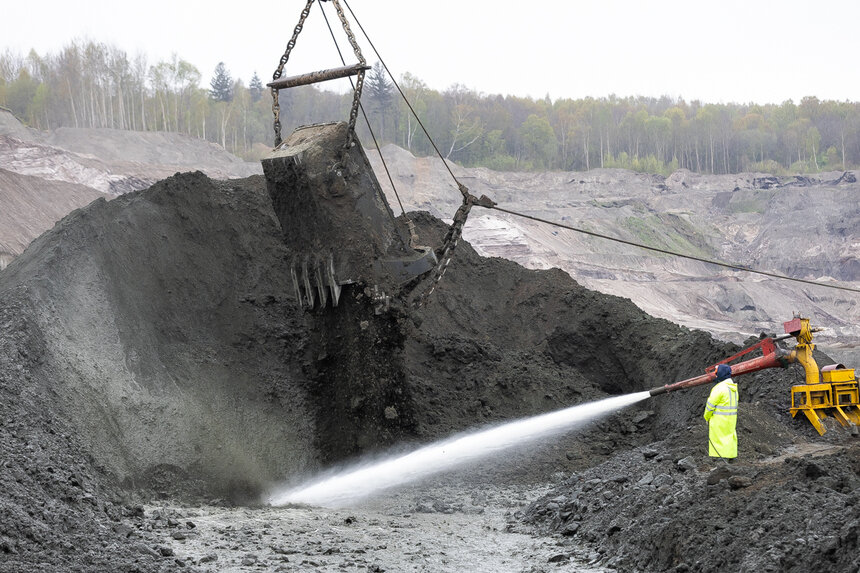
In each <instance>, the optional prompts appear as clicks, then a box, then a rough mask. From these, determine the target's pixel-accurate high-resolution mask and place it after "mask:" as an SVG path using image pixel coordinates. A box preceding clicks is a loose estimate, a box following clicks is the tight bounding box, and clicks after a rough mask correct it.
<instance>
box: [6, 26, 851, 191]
mask: <svg viewBox="0 0 860 573" xmlns="http://www.w3.org/2000/svg"><path fill="white" fill-rule="evenodd" d="M204 82H205V83H208V87H206V86H204V85H201V84H203V83H204ZM398 84H399V86H400V88H401V89H402V91H403V92H404V94H405V95H406V97H407V98H408V100H409V101H410V102H411V104H412V107H413V109H414V110H415V112H416V113H417V115H418V116H419V117H420V119H421V122H422V123H423V124H424V126H426V128H427V130H428V131H429V132H430V135H431V136H432V138H433V140H434V142H435V143H436V146H437V148H438V150H439V152H440V153H441V154H442V155H443V156H444V157H446V158H447V159H450V160H452V161H456V162H458V163H460V164H463V165H466V166H485V167H489V168H492V169H499V170H588V169H591V168H594V167H624V168H629V169H634V170H638V171H646V172H651V173H663V174H668V173H670V172H672V171H674V170H675V169H678V168H685V169H690V170H692V171H696V172H701V173H737V172H742V171H761V172H768V173H776V174H783V173H799V172H807V173H809V172H817V171H824V170H843V169H852V168H856V167H858V166H860V103H858V102H850V101H830V100H819V99H818V98H816V97H814V96H809V97H805V98H803V99H802V100H801V101H800V102H799V103H795V102H793V101H791V100H788V101H785V102H783V103H782V104H779V105H777V104H765V105H758V104H752V103H751V104H738V103H729V104H723V103H720V104H713V103H703V102H701V101H697V100H694V101H690V102H687V101H685V100H683V99H680V98H670V97H661V98H650V97H617V96H614V95H610V96H607V97H601V98H582V99H575V100H574V99H557V100H555V101H553V100H551V99H550V98H549V97H546V98H543V99H533V98H528V97H517V96H502V95H486V94H482V93H478V92H476V91H474V90H471V89H469V88H468V87H466V86H464V85H462V84H455V85H452V86H451V87H449V88H448V89H446V90H444V91H441V92H440V91H437V90H434V89H431V88H429V87H428V86H427V85H426V84H425V83H424V82H423V81H421V80H420V79H419V78H417V77H415V76H413V75H411V74H409V73H406V74H403V75H402V76H401V77H400V78H398ZM351 100H352V94H351V93H337V92H334V91H326V90H321V89H318V88H317V87H310V86H306V87H300V88H293V89H289V90H282V91H281V92H280V106H281V123H282V126H283V133H285V134H288V133H290V131H291V130H292V129H293V128H295V127H296V126H298V125H303V124H308V123H316V122H320V121H333V120H343V119H346V117H347V115H348V113H349V107H350V103H351ZM362 105H363V108H364V112H365V114H366V116H367V118H368V121H369V124H370V127H371V128H372V130H373V134H374V136H375V137H376V139H377V140H378V141H379V142H380V144H385V143H395V144H397V145H399V146H401V147H403V148H405V149H408V150H410V151H411V152H412V153H414V154H416V155H419V156H423V155H429V154H435V150H434V148H433V146H432V145H431V143H430V142H429V141H428V139H427V138H426V137H425V136H424V134H423V132H422V130H421V128H420V126H419V125H418V122H417V121H416V119H415V118H414V116H413V115H412V113H411V112H410V110H409V108H408V107H407V106H406V104H405V102H404V101H403V99H402V98H401V97H400V94H399V93H398V91H397V89H396V88H395V85H394V83H393V82H392V80H391V79H390V78H389V77H388V76H387V75H386V74H385V71H384V69H383V68H382V67H381V66H380V65H379V63H377V64H375V65H374V66H373V68H372V69H371V70H370V71H369V72H368V76H367V79H366V82H365V89H364V94H363V97H362ZM0 106H3V107H5V108H7V109H9V110H11V111H12V112H13V113H14V114H15V115H16V116H17V117H18V118H19V119H21V120H22V121H23V122H24V123H26V124H27V125H29V126H31V127H34V128H37V129H43V130H50V129H56V128H60V127H99V128H114V129H127V130H137V131H172V132H179V133H184V134H187V135H190V136H193V137H198V138H202V139H206V140H209V141H212V142H216V143H219V144H221V145H222V146H224V147H225V148H226V149H228V150H229V151H231V152H233V153H236V154H237V155H240V156H242V157H245V158H247V159H254V158H258V157H260V156H261V155H262V154H263V153H265V151H266V150H267V149H268V148H269V147H270V146H271V143H272V139H273V131H272V111H271V97H270V95H269V90H268V88H266V87H265V86H264V85H263V81H262V80H261V79H260V78H259V76H258V75H257V74H256V73H255V74H254V76H253V77H252V78H251V79H250V80H249V81H248V83H247V84H246V83H245V82H244V81H243V80H242V79H233V78H232V77H231V75H230V72H229V70H228V69H227V67H226V66H225V65H224V64H223V63H221V64H219V65H218V66H217V67H216V69H215V70H213V71H212V75H211V76H210V77H209V79H208V80H205V79H204V76H203V74H202V73H201V72H200V71H199V70H198V69H197V68H196V67H195V66H194V65H192V64H191V63H189V62H187V61H185V60H183V59H182V58H179V57H178V56H176V55H174V56H172V58H171V59H169V60H163V61H158V62H154V63H149V62H148V61H147V59H146V57H145V56H143V55H140V54H138V55H135V56H133V57H132V56H129V55H128V54H127V53H126V52H125V51H123V50H121V49H118V48H116V47H114V46H110V45H106V44H103V43H98V42H94V41H85V42H82V41H76V42H73V43H70V44H68V45H67V46H66V47H64V48H63V49H62V50H60V51H59V52H58V53H56V54H46V55H39V54H38V53H36V52H35V51H31V52H30V53H29V54H28V55H27V56H22V55H19V54H14V53H12V52H10V51H8V50H7V51H6V52H5V53H2V54H0ZM358 131H359V137H360V138H361V140H362V141H363V142H364V143H365V145H368V144H369V143H370V133H369V130H368V127H367V126H366V125H364V124H363V122H359V126H358Z"/></svg>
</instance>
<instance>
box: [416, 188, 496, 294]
mask: <svg viewBox="0 0 860 573" xmlns="http://www.w3.org/2000/svg"><path fill="white" fill-rule="evenodd" d="M457 186H458V187H459V189H460V192H461V193H462V194H463V204H462V205H460V207H459V208H458V209H457V212H456V213H454V222H453V223H451V226H450V227H448V232H447V233H445V238H444V239H443V240H442V245H441V246H440V247H439V250H440V251H441V252H442V255H441V256H440V257H439V262H438V263H437V264H436V268H434V269H433V275H432V278H431V280H430V283H429V286H428V287H427V289H426V290H425V291H424V292H423V293H422V294H421V295H420V296H419V297H418V298H417V299H416V300H414V302H413V307H414V308H416V309H417V308H421V307H422V306H424V305H425V304H427V300H428V299H429V298H430V295H431V294H433V291H434V290H436V287H437V286H438V284H439V281H440V280H442V276H443V275H444V274H445V271H446V270H448V265H449V264H450V263H451V257H452V256H453V254H454V249H455V248H456V247H457V243H458V242H459V241H460V237H462V236H463V227H464V226H465V225H466V219H468V218H469V212H470V211H471V210H472V206H474V205H480V206H481V207H487V208H488V209H491V208H492V207H493V206H494V205H495V204H496V203H495V201H493V200H492V199H490V198H489V197H487V196H486V195H481V198H480V199H479V198H477V197H475V196H474V195H472V194H471V193H469V189H468V187H466V186H465V185H463V184H462V183H460V182H459V181H457Z"/></svg>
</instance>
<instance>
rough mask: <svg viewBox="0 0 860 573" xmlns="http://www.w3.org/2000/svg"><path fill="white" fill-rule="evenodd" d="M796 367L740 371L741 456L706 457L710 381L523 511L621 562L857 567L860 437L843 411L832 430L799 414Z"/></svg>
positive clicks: (654, 567) (636, 565) (666, 400)
mask: <svg viewBox="0 0 860 573" xmlns="http://www.w3.org/2000/svg"><path fill="white" fill-rule="evenodd" d="M750 342H753V341H750ZM816 358H817V360H818V362H819V363H820V364H822V363H823V364H826V363H829V359H828V358H827V357H826V356H824V355H820V354H819V355H817V356H816ZM797 368H798V370H799V372H798V371H794V372H792V371H788V372H785V371H763V372H759V373H756V374H752V375H747V376H744V377H741V378H738V379H736V381H737V382H738V385H739V390H740V408H739V415H738V436H739V456H738V458H737V460H735V461H734V462H733V463H731V464H728V463H726V462H724V461H722V460H718V459H712V458H708V457H707V456H706V455H705V454H706V451H707V427H706V425H705V424H704V423H703V421H702V420H701V419H700V416H701V413H702V410H703V407H704V406H703V405H704V402H705V399H706V398H707V392H708V388H707V387H704V388H697V389H693V390H690V391H687V392H683V393H677V394H670V395H667V396H662V397H658V398H655V399H654V400H653V402H654V403H655V404H657V403H659V404H660V406H661V410H660V412H659V414H658V415H657V416H655V417H654V418H653V419H652V420H650V422H651V423H650V424H649V426H650V430H651V437H652V439H654V440H655V441H654V442H652V443H650V444H647V445H645V446H644V447H638V448H636V449H633V450H625V451H621V452H617V453H616V454H614V455H613V456H612V457H611V458H610V459H608V460H606V461H605V462H603V463H600V464H598V465H595V466H593V467H590V468H588V469H586V470H584V471H579V472H575V473H573V474H571V476H570V478H569V479H568V480H567V482H566V483H565V484H564V485H562V486H560V487H558V488H556V489H555V490H554V491H553V492H551V493H550V494H548V495H547V496H546V497H544V498H543V499H541V500H539V501H537V502H535V503H533V504H532V505H531V506H530V507H529V508H528V510H526V511H525V512H523V514H522V515H521V517H522V518H523V519H524V521H525V522H527V523H531V524H536V525H538V526H539V528H540V529H541V530H543V531H545V532H547V533H554V534H557V535H560V536H561V538H562V539H563V540H565V542H564V543H566V544H567V545H569V546H570V547H571V548H572V550H573V549H576V550H579V549H580V548H581V546H582V544H583V542H585V543H586V544H587V545H590V546H592V547H594V548H596V549H597V551H598V552H599V553H601V554H602V556H603V558H602V563H603V564H605V565H608V566H612V567H617V568H618V569H619V570H621V571H678V572H681V571H718V570H720V571H724V570H730V571H797V572H801V571H815V570H822V571H824V570H826V571H857V570H858V567H860V557H858V554H857V549H858V539H860V517H858V516H860V511H858V504H860V444H858V441H857V438H856V437H852V436H851V435H850V434H849V433H847V432H846V431H845V430H844V429H842V428H840V427H839V425H838V424H837V423H836V422H835V421H834V420H833V419H832V418H831V419H828V420H827V422H828V424H827V427H828V428H830V431H828V432H827V434H825V436H824V437H821V436H818V434H817V432H816V431H815V430H814V429H813V428H812V426H811V424H808V423H806V422H805V421H804V420H800V419H798V420H793V419H792V418H791V416H790V415H789V414H788V412H787V409H788V407H787V404H788V401H789V396H788V394H789V391H788V389H789V386H790V385H791V384H792V383H801V382H800V380H798V379H797V378H798V377H800V378H802V376H803V373H802V370H800V369H799V367H797ZM661 438H663V439H661Z"/></svg>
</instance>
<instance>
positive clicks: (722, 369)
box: [715, 364, 732, 382]
mask: <svg viewBox="0 0 860 573" xmlns="http://www.w3.org/2000/svg"><path fill="white" fill-rule="evenodd" d="M731 375H732V367H731V366H729V365H728V364H720V365H719V366H717V377H716V379H715V380H716V381H717V382H720V381H722V380H725V379H726V378H729V377H730V376H731Z"/></svg>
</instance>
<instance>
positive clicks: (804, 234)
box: [368, 146, 860, 363]
mask: <svg viewBox="0 0 860 573" xmlns="http://www.w3.org/2000/svg"><path fill="white" fill-rule="evenodd" d="M383 154H384V156H385V158H386V162H387V163H388V167H389V169H390V171H391V173H392V176H393V179H394V182H395V184H396V185H397V188H398V193H399V195H400V199H401V200H402V202H403V204H404V205H405V206H406V209H407V210H410V209H420V210H428V211H430V212H431V213H432V214H433V215H435V216H438V217H441V218H445V219H449V218H450V217H451V216H452V215H453V213H454V211H455V210H456V208H457V205H458V203H459V200H460V193H459V192H458V191H457V189H456V187H455V186H454V183H453V181H452V180H451V177H450V175H448V172H447V170H446V169H445V168H444V167H443V166H442V164H441V162H440V161H439V160H438V159H436V158H416V157H413V156H412V155H411V154H409V153H408V152H407V151H405V150H403V149H399V148H397V147H394V146H386V147H385V148H384V149H383ZM368 155H369V157H370V159H371V160H372V161H373V163H374V168H375V169H376V171H377V173H379V174H380V175H379V179H380V181H381V182H382V185H383V188H385V189H386V192H387V193H389V198H390V201H391V203H392V205H396V204H397V202H396V200H395V198H394V195H393V192H392V191H391V190H390V185H388V179H387V177H385V175H384V172H383V171H382V168H381V163H380V162H379V160H378V155H377V154H376V152H372V153H371V152H369V153H368ZM451 167H452V169H453V170H454V173H455V174H456V175H457V177H458V178H459V179H460V180H461V181H462V182H463V183H464V184H465V185H467V186H468V187H469V188H470V190H471V192H472V193H473V194H474V195H475V196H480V195H481V194H486V195H487V196H489V197H491V198H492V199H494V200H495V201H497V202H498V203H499V205H500V206H501V207H504V208H506V209H510V210H513V211H518V212H521V213H526V214H529V215H534V216H537V217H542V218H545V219H549V220H552V221H559V222H561V223H563V224H567V225H571V226H573V227H577V228H580V229H585V230H588V231H593V232H597V233H602V234H605V235H609V236H613V237H619V238H621V239H625V240H628V241H633V242H637V243H642V244H645V245H648V246H651V247H657V248H661V249H668V250H671V251H676V252H681V253H685V254H689V255H693V256H697V257H702V258H706V259H714V260H719V261H724V262H728V263H732V264H739V265H750V266H752V267H753V268H757V269H760V270H764V271H770V272H776V273H781V274H788V275H790V276H796V277H799V278H805V279H811V280H816V281H821V282H833V281H834V280H835V281H842V282H844V283H845V284H847V285H848V286H854V288H857V286H858V284H860V282H858V278H860V277H858V275H857V272H856V271H857V267H858V264H860V263H858V261H860V250H858V246H860V243H858V234H857V232H856V229H857V227H858V225H860V207H858V205H860V203H858V201H857V197H858V193H860V183H858V182H857V180H856V174H855V173H854V172H847V173H844V174H843V173H841V172H834V173H821V174H816V175H808V176H785V177H773V176H769V175H765V174H756V173H741V174H737V175H700V174H696V173H691V172H689V171H684V170H681V171H678V172H676V173H673V174H672V175H671V176H669V177H662V176H659V175H649V174H643V173H634V172H631V171H626V170H623V169H593V170H591V171H588V172H583V173H571V172H545V173H503V172H496V171H491V170H488V169H483V168H473V169H472V168H470V169H466V168H460V167H459V166H457V165H452V166H451ZM464 237H465V238H466V239H467V240H468V241H470V242H471V243H472V244H473V245H474V246H475V248H476V250H477V251H478V252H479V253H481V254H482V255H485V256H499V257H504V258H507V259H510V260H513V261H516V262H518V263H520V264H522V265H524V266H525V267H528V268H534V269H548V268H552V267H557V268H561V269H562V270H564V271H566V272H567V273H569V274H570V275H571V276H572V277H573V278H574V279H576V280H577V281H578V282H580V283H581V284H583V285H585V286H587V287H589V288H592V289H595V290H598V291H600V292H605V293H607V294H615V295H618V296H623V297H626V298H630V299H631V300H633V301H634V302H635V303H636V304H637V305H638V306H639V307H640V308H642V309H644V310H646V311H647V312H648V313H650V314H652V315H654V316H659V317H662V318H667V319H669V320H672V321H674V322H678V323H680V324H684V325H686V326H688V327H690V328H701V329H704V330H707V331H708V332H712V333H715V334H716V335H718V336H720V337H722V338H724V339H727V340H732V341H734V342H740V341H742V340H743V339H744V338H746V337H747V336H749V335H754V334H757V333H758V332H760V331H762V330H778V329H780V328H781V323H782V322H783V321H785V320H788V319H790V318H791V316H792V313H793V312H802V313H804V315H805V316H810V317H812V318H813V319H814V320H815V321H816V322H817V323H820V324H826V325H827V328H828V331H827V332H826V333H822V335H821V336H820V338H819V343H820V344H825V345H827V346H828V347H829V348H830V349H831V351H833V352H835V353H840V357H843V356H844V357H843V358H842V359H843V360H845V361H846V363H849V362H852V359H851V358H852V357H851V355H849V354H844V355H843V354H841V353H842V349H843V348H845V347H848V348H855V347H858V346H860V330H858V326H857V324H858V320H860V315H858V309H860V307H858V306H857V304H856V300H857V298H856V295H853V294H851V293H846V292H840V291H836V290H831V289H827V288H820V287H810V286H808V285H802V284H797V283H789V282H784V281H779V280H772V279H769V278H766V277H762V276H756V275H750V274H747V273H742V272H735V271H728V270H726V269H722V268H720V267H716V266H713V265H708V264H704V263H700V262H696V261H691V260H685V259H678V258H674V257H668V256H664V255H660V254H657V253H654V252H649V251H645V250H640V249H636V248H633V247H630V246H627V245H622V244H618V243H612V242H609V241H605V240H602V239H599V238H596V237H589V236H587V235H583V234H578V233H574V232H572V231H566V230H564V229H559V228H555V227H550V226H547V225H545V224H543V223H538V222H535V221H530V220H527V219H521V218H517V217H513V216H510V215H507V214H504V213H501V212H498V211H487V210H484V209H481V208H476V209H474V210H473V211H472V214H471V216H470V220H469V222H468V224H467V225H466V228H465V231H464ZM858 359H860V356H858Z"/></svg>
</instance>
